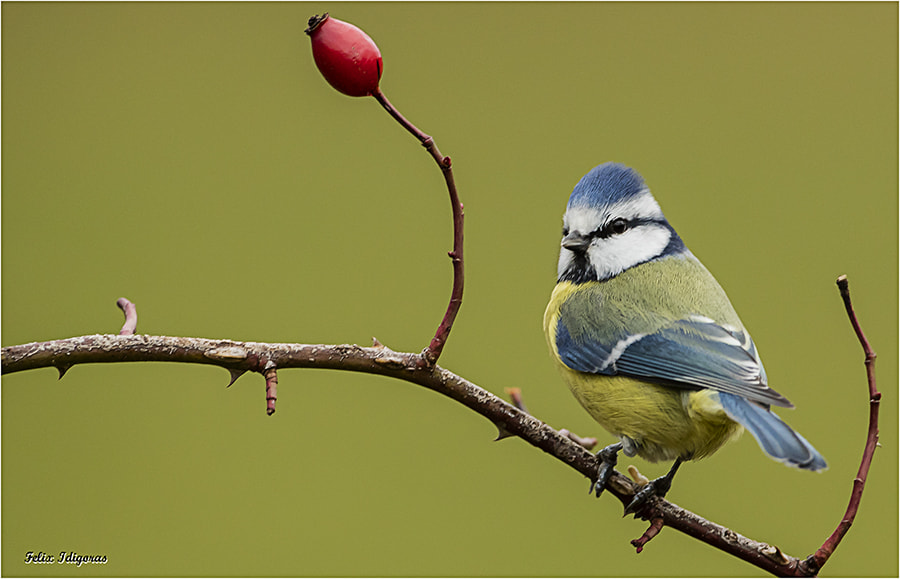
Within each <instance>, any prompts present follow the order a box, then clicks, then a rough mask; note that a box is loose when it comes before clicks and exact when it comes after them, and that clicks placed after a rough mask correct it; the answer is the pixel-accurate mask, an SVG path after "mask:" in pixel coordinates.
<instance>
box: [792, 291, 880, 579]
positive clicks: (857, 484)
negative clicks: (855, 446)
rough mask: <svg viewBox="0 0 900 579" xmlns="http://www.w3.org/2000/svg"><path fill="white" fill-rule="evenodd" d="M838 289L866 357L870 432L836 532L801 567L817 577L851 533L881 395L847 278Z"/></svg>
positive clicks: (872, 447) (872, 451)
mask: <svg viewBox="0 0 900 579" xmlns="http://www.w3.org/2000/svg"><path fill="white" fill-rule="evenodd" d="M837 285H838V289H839V290H840V292H841V299H843V300H844V309H846V310H847V316H848V317H849V318H850V324H851V325H852V326H853V331H854V332H855V333H856V338H857V339H858V340H859V344H860V346H862V349H863V354H865V365H866V381H867V382H868V385H869V429H868V432H867V434H866V446H865V448H864V449H863V456H862V460H861V461H860V464H859V470H858V471H857V473H856V478H854V479H853V490H852V491H851V492H850V503H849V504H848V505H847V510H846V511H845V512H844V516H843V517H842V518H841V521H840V523H838V526H837V528H836V529H835V530H834V532H833V533H831V536H829V537H828V538H827V539H826V540H825V542H824V543H823V544H822V546H821V547H819V549H818V550H817V551H816V552H815V553H814V554H812V555H810V556H809V557H808V558H807V559H806V561H804V562H803V563H802V564H803V565H804V566H805V567H807V568H808V569H809V572H810V573H811V574H815V573H818V571H819V569H821V568H822V565H824V564H825V563H826V562H827V561H828V559H829V558H830V557H831V555H832V554H833V553H834V550H835V549H837V547H838V545H839V544H840V543H841V540H842V539H843V538H844V535H846V534H847V531H849V530H850V526H851V525H852V524H853V521H854V519H856V513H857V511H858V510H859V503H860V501H861V500H862V494H863V490H864V489H865V487H866V479H867V478H868V476H869V467H870V466H871V465H872V458H873V457H874V456H875V448H877V447H878V410H879V408H880V406H881V392H879V391H878V387H877V385H876V384H875V351H874V350H872V346H871V345H870V344H869V340H868V339H866V335H865V333H863V330H862V326H861V325H860V323H859V319H858V318H857V317H856V312H855V311H854V310H853V302H852V301H851V300H850V283H849V282H848V281H847V276H846V275H842V276H840V277H838V278H837Z"/></svg>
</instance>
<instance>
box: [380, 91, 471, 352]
mask: <svg viewBox="0 0 900 579" xmlns="http://www.w3.org/2000/svg"><path fill="white" fill-rule="evenodd" d="M372 96H373V97H375V100H377V101H378V103H379V104H381V106H382V107H384V110H386V111H387V112H388V114H390V115H391V116H392V117H393V118H394V120H396V121H397V122H398V123H400V125H401V126H402V127H403V128H404V129H406V130H407V131H409V132H410V133H412V135H413V136H414V137H416V138H417V139H418V140H419V142H421V143H422V146H424V147H425V148H426V149H427V150H428V152H429V153H430V154H431V156H432V157H433V158H434V160H435V162H436V163H437V164H438V167H440V168H441V173H443V174H444V181H446V183H447V190H448V191H449V192H450V205H451V209H452V211H453V250H452V251H450V252H449V254H448V255H449V256H450V259H451V260H453V289H452V290H451V291H450V303H449V304H448V305H447V311H446V312H445V313H444V318H443V319H442V320H441V324H440V325H439V326H438V329H437V331H436V332H435V334H434V338H432V339H431V343H430V344H429V345H428V347H427V348H425V350H424V351H423V352H422V356H423V357H424V358H425V360H426V362H427V363H428V364H429V365H432V366H433V365H434V364H436V363H437V361H438V358H440V356H441V352H442V351H443V349H444V344H445V343H446V342H447V337H448V336H449V335H450V329H451V328H452V327H453V322H454V321H455V320H456V314H457V313H459V308H460V306H461V305H462V296H463V284H464V274H463V271H464V270H463V218H464V214H463V205H462V203H460V201H459V195H458V194H457V192H456V183H455V182H454V180H453V169H452V168H451V162H450V157H445V156H443V155H442V154H441V152H440V150H438V148H437V144H435V142H434V139H433V138H431V136H429V135H426V134H425V133H423V132H422V131H420V130H419V129H418V127H416V126H415V125H414V124H412V123H411V122H409V121H408V120H407V119H406V117H404V116H403V115H402V114H400V111H398V110H397V109H396V108H395V107H394V105H392V104H391V102H390V101H389V100H388V99H387V97H386V96H384V93H382V92H381V89H380V88H379V89H377V90H376V91H375V92H374V93H373V94H372Z"/></svg>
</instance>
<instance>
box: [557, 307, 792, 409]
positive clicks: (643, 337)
mask: <svg viewBox="0 0 900 579" xmlns="http://www.w3.org/2000/svg"><path fill="white" fill-rule="evenodd" d="M556 344H557V350H558V352H559V356H560V358H561V359H562V361H563V363H565V364H566V365H567V366H568V367H570V368H572V369H573V370H578V371H580V372H590V373H594V374H604V375H607V376H615V375H626V376H633V377H637V378H643V379H645V380H648V381H651V382H657V383H661V384H665V385H669V386H675V387H683V388H710V389H713V390H718V391H720V392H728V393H731V394H736V395H738V396H741V397H743V398H746V399H748V400H753V401H755V402H760V403H762V404H767V405H768V404H771V405H775V406H785V407H788V408H790V407H792V406H793V405H792V404H791V403H790V402H789V401H788V400H787V399H786V398H785V397H784V396H782V395H781V394H779V393H777V392H775V391H774V390H772V389H771V388H769V387H768V385H767V384H766V374H765V370H763V367H762V364H761V363H760V361H759V358H758V356H757V354H756V347H755V346H754V344H753V340H751V339H750V336H749V335H747V333H746V332H745V331H743V330H740V329H736V328H730V327H729V328H726V327H723V326H721V325H719V324H717V323H716V322H715V321H714V320H711V319H709V318H706V317H703V316H692V317H690V318H689V319H682V320H678V321H675V322H672V323H670V324H668V325H665V326H663V327H662V328H659V329H657V330H655V331H652V332H650V333H646V334H630V335H626V336H622V337H620V338H618V339H616V340H615V341H613V340H610V341H609V342H608V343H603V342H602V341H600V340H597V339H593V338H591V337H590V336H588V335H584V334H583V335H582V336H580V337H579V339H577V340H576V339H573V338H572V337H571V336H570V335H569V333H568V331H567V329H566V327H565V325H564V324H562V323H559V324H558V331H557V339H556Z"/></svg>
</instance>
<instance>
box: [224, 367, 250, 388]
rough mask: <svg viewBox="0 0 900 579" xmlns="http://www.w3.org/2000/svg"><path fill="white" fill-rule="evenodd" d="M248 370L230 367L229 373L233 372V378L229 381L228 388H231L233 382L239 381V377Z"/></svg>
mask: <svg viewBox="0 0 900 579" xmlns="http://www.w3.org/2000/svg"><path fill="white" fill-rule="evenodd" d="M245 372H246V370H241V369H238V368H229V369H228V373H229V374H231V380H229V382H228V386H226V388H230V387H231V385H232V384H234V383H235V382H237V379H238V378H240V377H241V376H243V375H244V373H245Z"/></svg>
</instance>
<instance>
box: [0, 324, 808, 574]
mask: <svg viewBox="0 0 900 579" xmlns="http://www.w3.org/2000/svg"><path fill="white" fill-rule="evenodd" d="M154 361H155V362H183V363H193V364H207V365H212V366H219V367H222V368H225V369H227V370H229V372H230V373H231V376H232V378H234V377H236V376H240V375H241V374H242V373H243V372H245V371H248V370H249V371H253V372H258V373H261V374H264V375H265V373H266V371H267V370H268V369H270V368H274V367H277V368H279V369H285V368H328V369H333V370H349V371H354V372H366V373H370V374H379V375H382V376H390V377H393V378H398V379H400V380H405V381H407V382H412V383H414V384H418V385H420V386H424V387H426V388H429V389H431V390H434V391H436V392H439V393H441V394H444V395H445V396H448V397H450V398H452V399H454V400H456V401H457V402H460V403H461V404H463V405H465V406H467V407H468V408H470V409H472V410H474V411H475V412H477V413H479V414H481V415H482V416H484V417H485V418H487V419H488V420H490V421H491V422H493V423H494V425H495V426H496V427H497V429H498V430H499V431H500V433H501V436H502V435H507V436H510V435H512V436H518V437H519V438H521V439H522V440H524V441H526V442H527V443H529V444H531V445H532V446H535V447H537V448H540V449H541V450H543V451H544V452H546V453H548V454H550V455H551V456H553V457H555V458H556V459H558V460H560V461H562V462H564V463H565V464H567V465H569V466H570V467H572V468H573V469H575V470H577V471H578V472H580V473H581V474H582V475H584V476H585V477H587V478H589V479H591V480H594V479H595V478H596V476H597V469H598V467H599V463H598V461H597V459H596V457H595V456H594V455H593V454H592V453H590V452H589V451H588V450H587V449H585V448H584V447H582V446H580V445H579V444H577V443H575V442H573V441H572V440H570V438H569V437H568V436H566V435H564V434H560V433H559V432H557V431H556V430H554V429H553V428H551V427H550V426H548V425H547V424H545V423H543V422H541V421H540V420H538V419H537V418H535V417H533V416H531V415H530V414H528V413H526V412H524V411H522V410H520V409H518V408H516V407H515V406H513V405H511V404H509V403H507V402H506V401H504V400H502V399H500V398H498V397H497V396H494V395H493V394H491V393H490V392H488V391H487V390H484V389H483V388H481V387H479V386H477V385H476V384H474V383H472V382H469V381H468V380H466V379H465V378H462V377H460V376H458V375H456V374H454V373H452V372H450V371H448V370H445V369H444V368H441V367H439V366H429V365H426V364H423V363H422V357H421V356H420V355H418V354H412V353H404V352H395V351H393V350H390V349H388V348H385V347H384V346H382V345H381V344H378V343H377V342H376V346H375V347H371V348H363V347H360V346H356V345H348V344H343V345H323V344H284V343H263V342H235V341H231V340H210V339H202V338H183V337H169V336H149V335H130V336H119V335H112V334H97V335H90V336H79V337H76V338H69V339H66V340H56V341H51V342H35V343H31V344H24V345H20V346H9V347H6V348H3V349H2V363H0V369H2V373H3V374H10V373H14V372H21V371H24V370H30V369H34V368H47V367H51V366H52V367H56V368H68V367H71V366H72V365H75V364H86V363H112V362H154ZM232 381H233V380H232ZM606 488H607V490H608V491H609V492H610V494H612V495H613V496H615V497H616V498H617V499H619V501H621V502H622V504H623V505H627V504H628V503H629V502H631V499H632V497H633V496H634V493H635V492H636V490H637V489H638V488H639V486H638V485H636V484H635V483H634V482H632V481H631V480H629V479H628V478H627V477H625V476H624V475H622V474H621V473H619V472H614V474H613V476H612V477H611V478H610V481H609V482H608V483H607V487H606ZM639 516H640V517H641V518H643V519H645V520H649V521H652V525H651V528H650V530H648V532H646V533H645V534H644V536H643V537H642V538H641V539H638V540H636V543H635V546H636V547H638V548H639V549H640V548H643V546H644V544H645V543H646V542H647V541H649V540H650V538H652V536H654V535H655V534H656V533H658V532H659V530H660V529H661V528H662V527H663V526H667V527H671V528H673V529H677V530H679V531H681V532H683V533H685V534H687V535H690V536H692V537H694V538H696V539H699V540H701V541H703V542H705V543H707V544H709V545H711V546H713V547H716V548H717V549H720V550H722V551H725V552H726V553H729V554H732V555H734V556H736V557H739V558H740V559H743V560H744V561H747V562H749V563H751V564H753V565H755V566H757V567H759V568H761V569H764V570H766V571H768V572H770V573H773V574H775V575H791V576H802V575H805V574H807V573H808V570H807V568H805V567H802V566H801V565H800V563H801V561H800V560H799V559H797V558H795V557H790V556H787V555H785V554H784V553H782V552H781V550H780V549H778V548H777V547H774V546H771V545H767V544H765V543H761V542H758V541H754V540H752V539H748V538H747V537H744V536H742V535H740V534H738V533H735V532H734V531H732V530H730V529H728V528H726V527H723V526H721V525H718V524H716V523H713V522H711V521H708V520H706V519H704V518H702V517H700V516H698V515H696V514H694V513H692V512H690V511H687V510H685V509H683V508H681V507H679V506H677V505H675V504H673V503H670V502H668V501H665V500H660V499H654V500H653V502H652V503H651V504H650V505H648V507H647V508H646V509H644V511H643V512H641V513H640V515H639ZM660 520H661V521H662V523H661V524H660V522H659V521H660Z"/></svg>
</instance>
